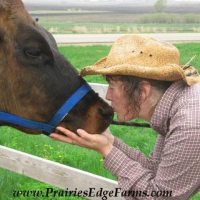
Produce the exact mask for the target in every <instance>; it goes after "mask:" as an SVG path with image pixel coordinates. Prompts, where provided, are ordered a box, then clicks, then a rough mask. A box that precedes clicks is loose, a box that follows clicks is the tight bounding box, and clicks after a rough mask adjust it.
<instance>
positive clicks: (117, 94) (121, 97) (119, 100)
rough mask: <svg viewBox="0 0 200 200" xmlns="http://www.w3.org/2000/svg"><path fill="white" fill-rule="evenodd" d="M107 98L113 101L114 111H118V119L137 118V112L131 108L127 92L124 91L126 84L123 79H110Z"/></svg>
mask: <svg viewBox="0 0 200 200" xmlns="http://www.w3.org/2000/svg"><path fill="white" fill-rule="evenodd" d="M106 99H107V100H109V101H111V106H112V108H113V110H114V112H116V113H117V119H118V121H129V120H131V119H134V118H136V117H135V116H136V114H135V113H133V112H134V111H133V110H131V106H130V105H129V104H130V103H129V100H128V97H127V94H126V92H125V91H124V86H123V83H122V82H121V81H116V80H115V81H114V80H110V81H109V87H108V91H107V94H106ZM128 105H129V106H128ZM127 106H128V107H127ZM130 110H131V111H130Z"/></svg>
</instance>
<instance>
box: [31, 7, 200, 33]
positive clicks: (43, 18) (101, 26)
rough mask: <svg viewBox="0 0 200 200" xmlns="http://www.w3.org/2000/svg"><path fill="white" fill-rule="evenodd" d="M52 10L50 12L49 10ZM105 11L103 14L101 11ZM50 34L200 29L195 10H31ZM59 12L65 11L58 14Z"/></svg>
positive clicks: (161, 31) (164, 31) (189, 30)
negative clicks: (155, 11)
mask: <svg viewBox="0 0 200 200" xmlns="http://www.w3.org/2000/svg"><path fill="white" fill-rule="evenodd" d="M50 12H51V13H50ZM101 12H103V13H101ZM30 13H31V14H32V15H34V16H36V15H37V14H38V15H39V14H42V15H40V16H39V19H40V20H39V24H40V25H42V26H43V27H45V28H46V29H47V30H49V31H50V32H51V33H139V32H140V33H166V32H175V33H176V32H179V33H182V32H200V17H199V16H200V15H199V14H194V13H187V14H173V13H151V14H134V13H126V14H122V13H119V14H116V13H113V12H109V11H100V12H99V11H95V10H94V12H93V11H90V12H89V11H84V10H81V11H73V10H70V11H31V12H30ZM58 14H59V15H60V14H62V20H61V16H58Z"/></svg>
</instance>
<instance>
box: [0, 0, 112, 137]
mask: <svg viewBox="0 0 200 200" xmlns="http://www.w3.org/2000/svg"><path fill="white" fill-rule="evenodd" d="M84 82H85V81H84V80H83V79H82V78H81V77H80V76H79V75H78V73H77V71H76V70H75V69H74V68H73V66H72V65H71V64H70V63H69V62H68V61H67V59H66V58H65V57H64V56H62V55H61V54H60V53H59V52H58V49H57V45H56V42H55V40H54V38H53V37H52V35H51V34H50V33H49V32H47V31H46V30H45V29H44V28H42V27H41V26H39V25H38V24H37V23H36V22H35V21H34V20H33V19H32V17H31V16H30V15H29V14H28V13H27V11H26V9H25V8H24V5H23V3H22V2H21V0H0V102H1V103H0V110H1V111H4V112H8V113H12V114H14V115H17V116H20V117H23V118H26V119H30V120H35V121H40V122H48V121H49V120H50V119H51V117H52V116H53V115H54V113H55V112H56V111H57V110H58V109H59V108H60V107H61V106H62V105H63V103H64V102H65V101H66V100H67V99H68V98H69V97H70V96H71V95H72V94H73V93H74V92H75V91H76V90H77V89H78V88H79V87H80V86H81V85H83V84H84ZM112 117H113V110H112V108H111V107H110V106H108V104H106V103H105V102H104V101H103V100H102V99H100V98H99V97H98V95H97V94H96V93H95V92H94V91H93V90H92V91H90V92H89V93H88V94H87V95H86V96H85V97H84V98H83V99H82V100H81V101H80V102H79V103H78V104H77V105H76V106H75V107H74V108H73V109H72V110H71V111H70V112H69V114H68V115H67V117H65V118H64V119H63V121H62V122H61V123H60V125H61V126H63V127H65V128H68V129H70V130H72V131H76V130H77V129H78V128H83V129H85V130H86V131H88V132H89V133H91V134H93V133H101V132H103V131H104V130H105V129H106V128H107V127H108V126H109V124H110V123H111V121H112ZM1 124H2V125H9V126H13V127H15V128H17V129H19V130H21V131H23V132H26V133H30V134H40V132H39V131H36V130H32V129H28V128H23V127H21V126H16V125H12V124H8V123H5V122H3V121H2V122H1Z"/></svg>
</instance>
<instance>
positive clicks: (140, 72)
mask: <svg viewBox="0 0 200 200" xmlns="http://www.w3.org/2000/svg"><path fill="white" fill-rule="evenodd" d="M106 59H107V57H105V58H103V59H101V60H99V61H98V62H97V63H95V65H92V66H88V67H85V68H83V69H82V70H81V72H80V75H81V76H86V75H98V74H101V75H129V76H136V77H140V78H147V79H153V80H160V81H177V80H180V79H183V80H184V81H185V82H186V83H187V84H188V85H194V84H195V83H200V77H199V74H198V72H197V70H196V69H195V68H194V67H192V66H188V67H187V68H186V69H184V67H183V66H180V65H177V64H169V65H165V66H160V67H150V66H138V65H130V64H121V65H115V66H107V65H106ZM195 72H196V73H195ZM188 74H192V75H189V76H188Z"/></svg>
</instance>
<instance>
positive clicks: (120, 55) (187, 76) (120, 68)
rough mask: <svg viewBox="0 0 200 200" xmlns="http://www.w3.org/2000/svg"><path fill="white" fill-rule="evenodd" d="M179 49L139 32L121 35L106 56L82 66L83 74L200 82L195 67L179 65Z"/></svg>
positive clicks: (190, 83)
mask: <svg viewBox="0 0 200 200" xmlns="http://www.w3.org/2000/svg"><path fill="white" fill-rule="evenodd" d="M179 57H180V55H179V51H178V49H177V48H176V47H175V46H173V45H172V44H170V43H167V42H161V41H158V40H156V39H154V38H151V37H147V36H141V35H124V36H121V37H119V38H118V39H117V40H116V42H115V43H114V44H113V46H112V48H111V50H110V52H109V54H108V56H107V57H105V58H103V59H101V60H99V61H98V62H97V63H95V65H93V66H88V67H85V68H83V69H82V70H81V76H85V75H92V74H93V75H94V74H102V75H133V76H136V77H141V78H148V79H153V80H163V81H176V80H180V79H183V80H184V81H185V82H186V83H187V84H188V85H194V84H195V83H200V76H199V74H198V72H197V70H196V69H195V68H194V67H192V66H190V65H188V64H187V65H184V66H180V65H179Z"/></svg>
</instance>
